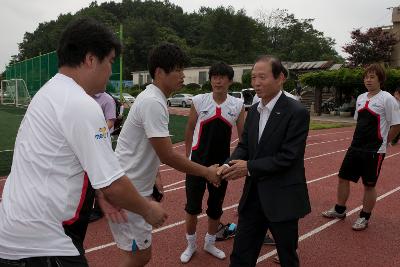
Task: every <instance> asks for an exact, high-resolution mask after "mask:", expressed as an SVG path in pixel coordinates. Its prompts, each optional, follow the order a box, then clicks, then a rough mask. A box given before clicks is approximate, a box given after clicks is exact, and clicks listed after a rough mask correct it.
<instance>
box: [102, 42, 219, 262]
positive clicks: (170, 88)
mask: <svg viewBox="0 0 400 267" xmlns="http://www.w3.org/2000/svg"><path fill="white" fill-rule="evenodd" d="M186 60H187V59H186V56H185V54H184V53H183V51H182V50H181V49H180V48H179V47H178V46H176V45H173V44H168V43H166V44H162V45H159V46H157V47H155V48H154V49H153V50H152V51H151V52H150V55H149V59H148V66H149V72H150V75H151V77H152V78H153V83H152V84H150V85H148V86H147V87H146V89H145V90H144V91H143V92H142V93H140V94H139V95H138V97H137V98H136V100H135V103H134V104H133V105H132V107H131V109H130V111H129V114H128V117H127V119H126V121H125V123H124V126H123V127H122V130H121V133H120V135H119V138H118V142H117V147H116V150H115V153H116V155H117V157H118V159H119V162H120V164H121V166H122V168H123V170H124V171H125V172H126V173H127V175H128V176H129V178H130V180H131V182H132V184H133V185H134V186H135V187H136V188H137V189H138V191H139V193H140V194H141V195H142V196H143V197H146V198H148V199H149V200H150V199H151V195H152V192H153V187H154V184H155V179H156V174H157V171H158V168H159V165H160V162H162V163H164V164H167V165H169V166H171V167H173V168H175V169H177V170H179V171H182V172H185V173H190V174H194V175H198V176H202V177H206V179H207V180H209V181H210V182H212V183H215V184H219V182H220V179H219V177H218V176H217V175H216V172H217V168H216V166H210V167H208V168H207V167H204V166H202V165H200V164H197V163H194V162H191V161H190V160H189V159H188V158H186V157H185V156H183V155H181V154H179V153H178V152H176V151H175V150H173V148H172V143H171V138H170V134H169V130H168V122H169V114H168V108H167V97H169V95H171V94H172V93H173V92H175V91H177V90H179V89H180V88H182V86H183V79H184V77H185V76H184V74H183V67H184V64H185V62H186ZM122 213H125V211H124V210H123V211H122ZM126 215H127V217H128V222H127V223H123V224H118V223H114V222H112V221H111V222H109V223H110V228H111V232H112V234H113V236H114V240H115V241H116V243H117V246H118V248H120V249H121V250H122V252H123V253H124V257H123V262H122V263H121V266H124V267H127V266H144V265H146V264H147V263H148V262H149V261H150V258H151V231H152V227H151V225H150V224H148V223H147V222H145V220H144V218H143V216H142V215H141V214H137V213H134V212H127V213H126Z"/></svg>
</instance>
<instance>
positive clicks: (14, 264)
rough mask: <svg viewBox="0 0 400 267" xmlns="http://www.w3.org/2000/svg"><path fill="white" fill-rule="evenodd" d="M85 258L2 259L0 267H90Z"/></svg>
mask: <svg viewBox="0 0 400 267" xmlns="http://www.w3.org/2000/svg"><path fill="white" fill-rule="evenodd" d="M88 266H89V265H88V263H87V261H86V258H85V256H81V255H80V256H51V257H32V258H25V259H20V260H6V259H1V258H0V267H88Z"/></svg>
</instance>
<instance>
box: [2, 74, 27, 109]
mask: <svg viewBox="0 0 400 267" xmlns="http://www.w3.org/2000/svg"><path fill="white" fill-rule="evenodd" d="M0 100H1V104H8V105H15V106H28V105H29V102H30V101H31V97H30V95H29V92H28V88H27V87H26V84H25V81H24V80H23V79H11V80H2V81H1V92H0Z"/></svg>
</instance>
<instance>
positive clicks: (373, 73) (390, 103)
mask: <svg viewBox="0 0 400 267" xmlns="http://www.w3.org/2000/svg"><path fill="white" fill-rule="evenodd" d="M385 79H386V75H385V70H384V68H383V67H382V66H381V65H380V64H372V65H370V66H368V67H367V68H366V69H365V71H364V85H365V88H366V89H367V92H365V93H363V94H361V95H359V96H358V98H357V102H356V110H355V114H354V119H355V120H357V125H356V129H355V131H354V135H353V141H352V143H351V145H350V147H349V149H348V150H347V153H346V155H345V157H344V159H343V162H342V166H341V167H340V170H339V181H338V188H337V202H336V205H335V206H334V207H333V208H331V209H330V210H327V211H324V212H322V216H324V217H326V218H339V219H344V218H346V213H345V211H346V202H347V199H348V197H349V194H350V181H351V182H354V183H357V182H358V180H359V179H360V177H361V178H362V182H363V185H364V197H363V208H362V210H361V212H360V216H359V218H357V220H356V221H355V222H354V224H353V226H352V228H353V230H356V231H360V230H364V229H366V228H367V227H368V222H369V219H370V217H371V213H372V210H373V208H374V206H375V202H376V189H375V186H376V183H377V181H378V177H379V173H380V171H381V167H382V162H383V159H384V158H385V153H386V147H387V144H388V143H389V142H391V141H392V139H393V138H394V137H395V136H396V135H397V134H398V133H399V131H400V111H399V105H398V103H397V102H396V100H395V98H394V97H393V96H392V95H391V94H389V93H388V92H386V91H382V90H381V88H382V87H383V84H384V82H385Z"/></svg>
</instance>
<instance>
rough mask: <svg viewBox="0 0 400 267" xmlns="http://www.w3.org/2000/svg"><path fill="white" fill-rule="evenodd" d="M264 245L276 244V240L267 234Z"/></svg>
mask: <svg viewBox="0 0 400 267" xmlns="http://www.w3.org/2000/svg"><path fill="white" fill-rule="evenodd" d="M264 245H269V246H275V240H274V239H273V238H272V237H270V236H269V234H266V235H265V237H264Z"/></svg>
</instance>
